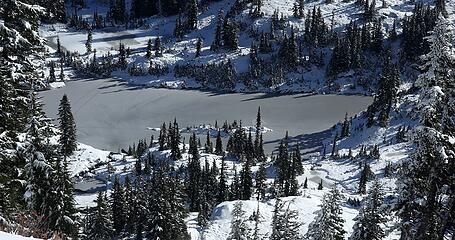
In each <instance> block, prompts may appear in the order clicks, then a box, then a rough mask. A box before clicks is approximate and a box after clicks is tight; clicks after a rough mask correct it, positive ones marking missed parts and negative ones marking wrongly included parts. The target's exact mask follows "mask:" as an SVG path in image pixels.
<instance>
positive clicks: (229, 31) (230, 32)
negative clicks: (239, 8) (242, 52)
mask: <svg viewBox="0 0 455 240" xmlns="http://www.w3.org/2000/svg"><path fill="white" fill-rule="evenodd" d="M223 45H224V47H226V48H227V49H229V50H237V49H238V48H239V40H238V36H237V26H236V25H235V23H234V21H233V20H231V19H229V18H228V19H226V20H225V21H224V25H223Z"/></svg>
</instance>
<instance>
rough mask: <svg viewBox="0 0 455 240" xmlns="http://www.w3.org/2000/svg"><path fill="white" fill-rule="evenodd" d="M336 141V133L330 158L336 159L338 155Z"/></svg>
mask: <svg viewBox="0 0 455 240" xmlns="http://www.w3.org/2000/svg"><path fill="white" fill-rule="evenodd" d="M337 141H338V132H336V133H335V137H334V138H333V143H332V153H331V155H330V156H331V157H336V156H337V155H338V150H337Z"/></svg>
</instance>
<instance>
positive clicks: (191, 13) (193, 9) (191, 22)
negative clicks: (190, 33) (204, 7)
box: [188, 0, 199, 30]
mask: <svg viewBox="0 0 455 240" xmlns="http://www.w3.org/2000/svg"><path fill="white" fill-rule="evenodd" d="M198 11H199V10H198V4H197V0H191V1H190V6H189V9H188V27H189V29H190V30H196V29H197V15H198Z"/></svg>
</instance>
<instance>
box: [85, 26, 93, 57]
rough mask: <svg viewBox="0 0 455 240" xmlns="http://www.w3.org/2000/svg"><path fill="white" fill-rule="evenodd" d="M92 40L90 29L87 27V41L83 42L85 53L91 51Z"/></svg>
mask: <svg viewBox="0 0 455 240" xmlns="http://www.w3.org/2000/svg"><path fill="white" fill-rule="evenodd" d="M92 42H93V35H92V30H91V29H89V30H88V33H87V41H86V42H85V49H86V52H87V53H91V52H92Z"/></svg>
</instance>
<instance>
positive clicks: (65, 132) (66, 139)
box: [58, 94, 77, 156]
mask: <svg viewBox="0 0 455 240" xmlns="http://www.w3.org/2000/svg"><path fill="white" fill-rule="evenodd" d="M58 119H59V123H60V126H59V129H60V139H59V143H60V145H61V149H60V150H61V152H62V154H63V155H64V156H69V155H71V154H72V153H73V151H75V150H76V148H77V142H76V123H75V122H74V117H73V113H72V112H71V105H70V101H69V100H68V97H67V96H66V94H65V95H63V97H62V99H61V100H60V105H59V109H58Z"/></svg>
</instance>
